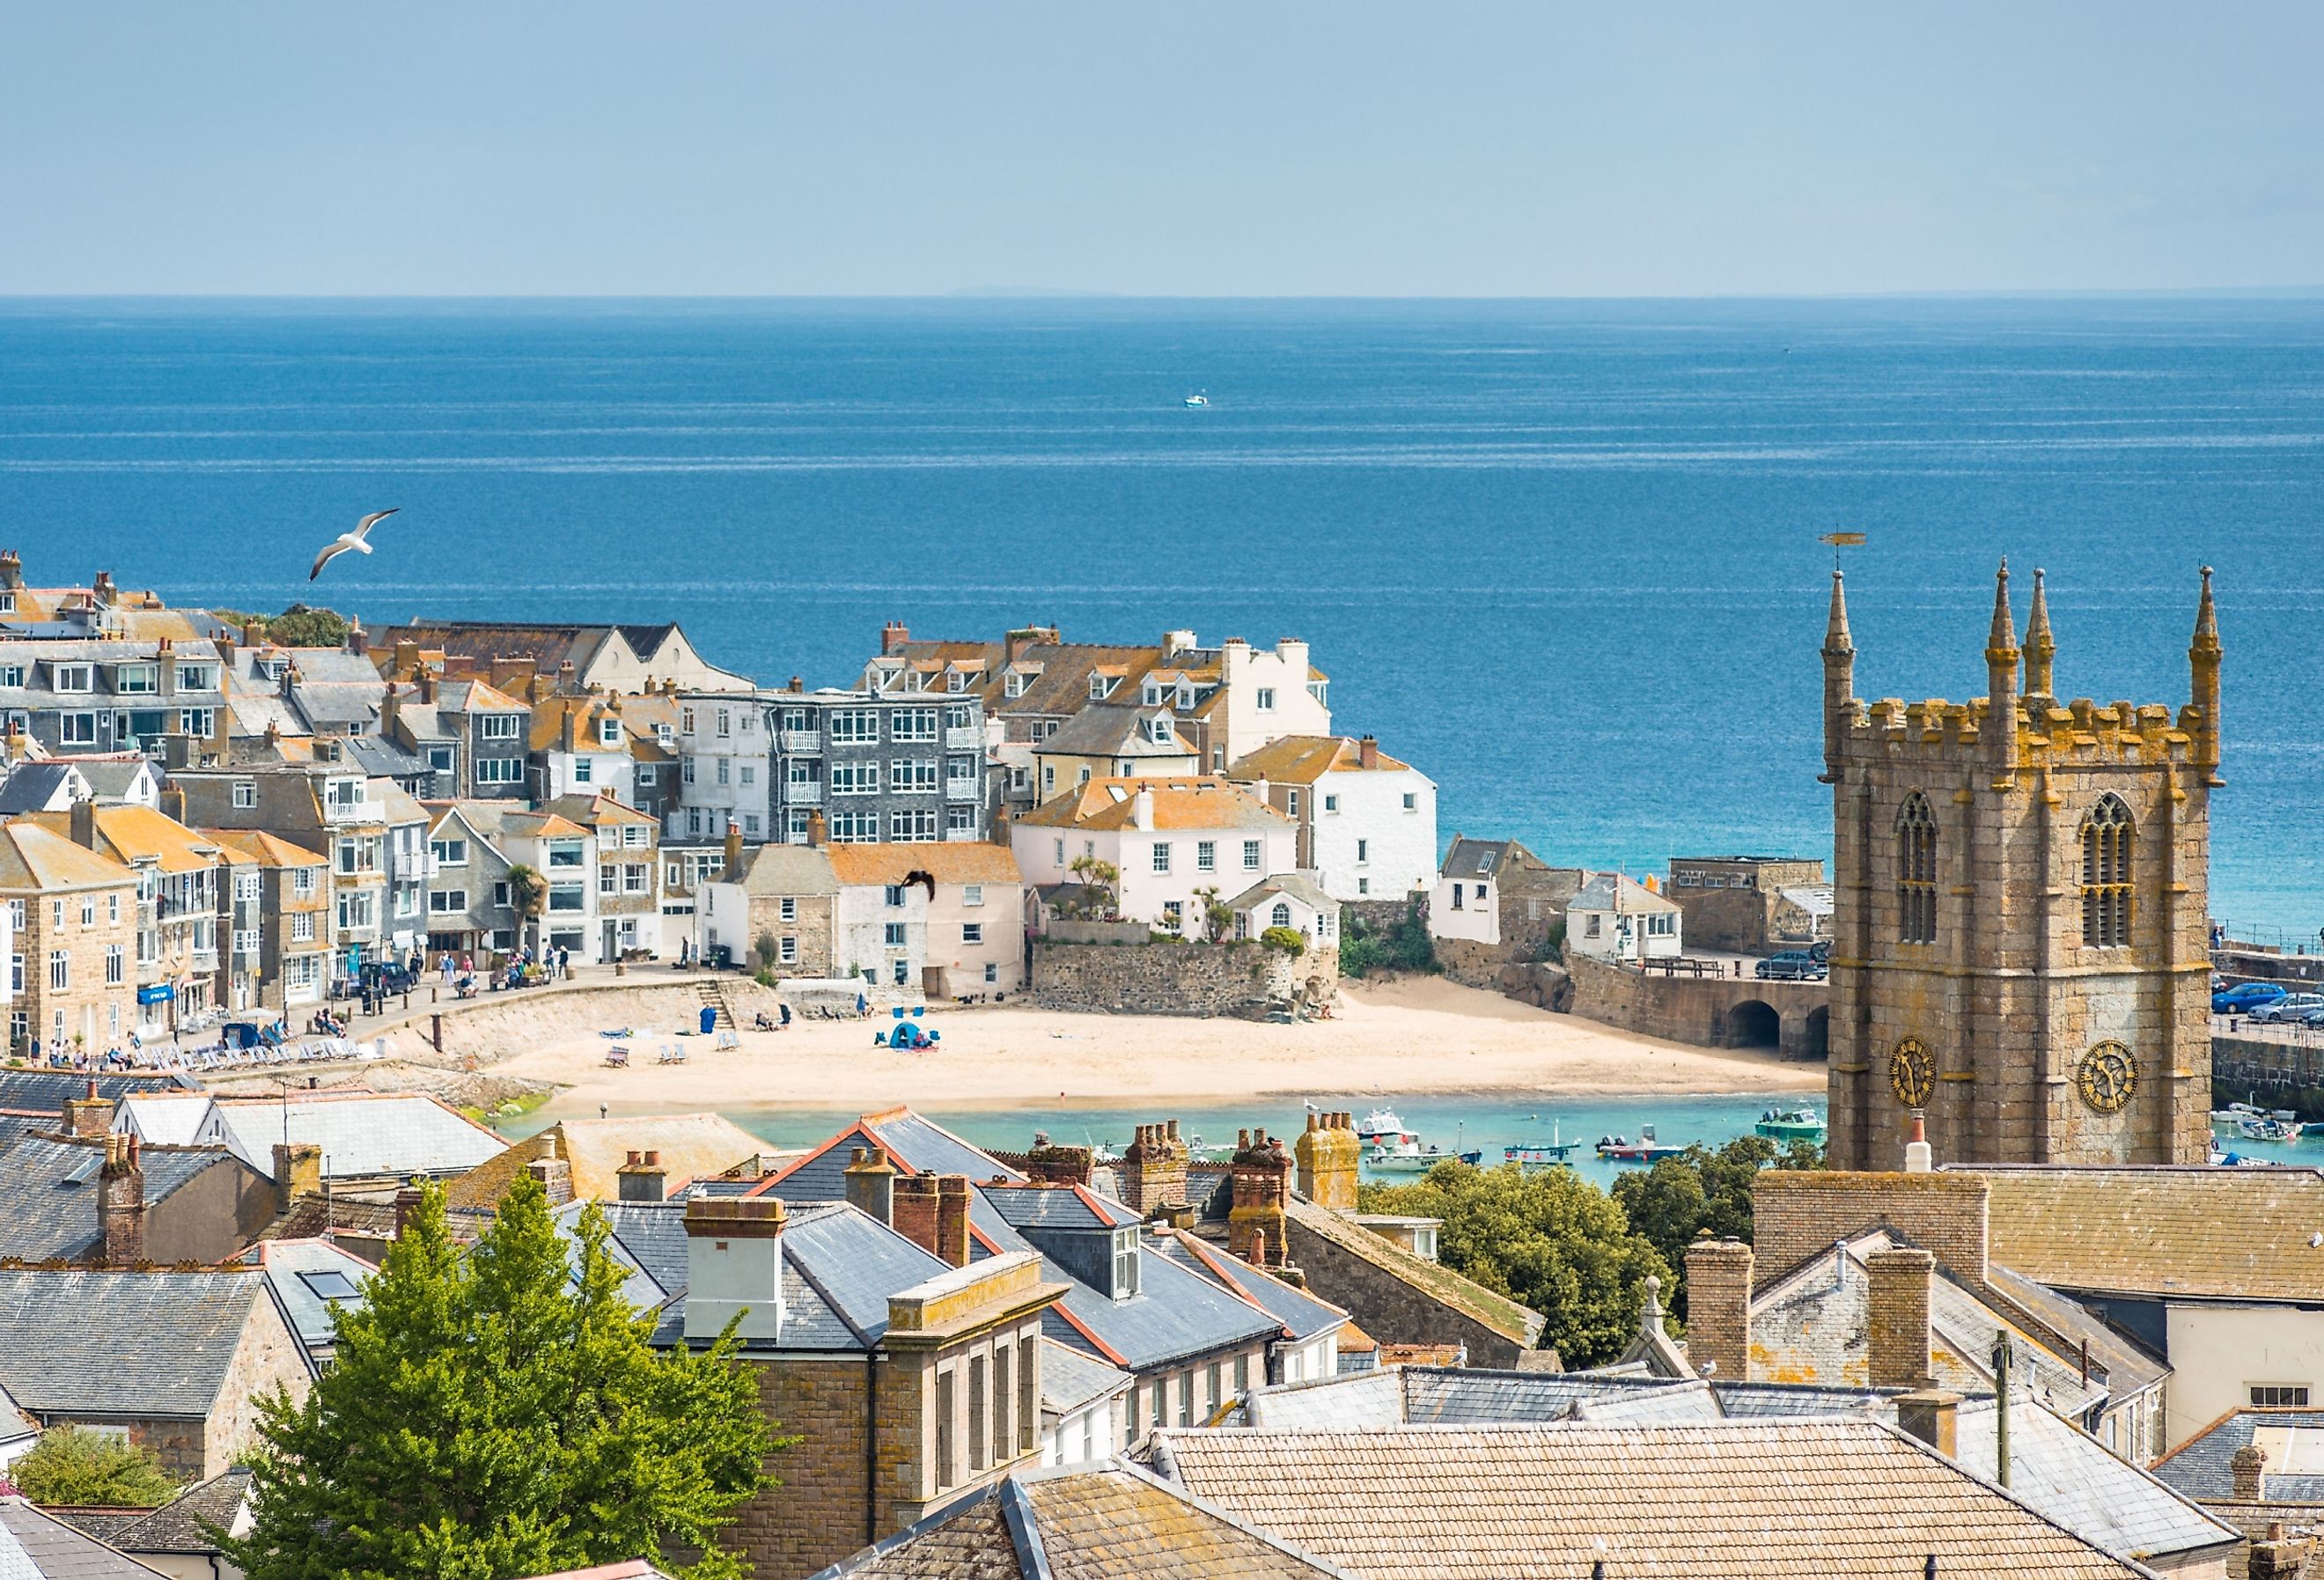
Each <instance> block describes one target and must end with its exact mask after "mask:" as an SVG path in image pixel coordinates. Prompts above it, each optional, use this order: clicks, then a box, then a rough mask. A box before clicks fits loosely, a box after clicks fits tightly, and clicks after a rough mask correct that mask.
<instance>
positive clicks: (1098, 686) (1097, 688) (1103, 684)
mask: <svg viewBox="0 0 2324 1580" xmlns="http://www.w3.org/2000/svg"><path fill="white" fill-rule="evenodd" d="M57 689H58V690H60V691H61V690H63V689H64V688H63V687H61V686H60V687H58V688H57ZM1112 689H1113V682H1112V681H1111V680H1109V679H1106V678H1105V677H1104V676H1103V675H1092V676H1091V677H1090V700H1092V701H1093V702H1094V701H1097V700H1098V699H1100V698H1103V697H1104V696H1105V694H1106V693H1107V692H1109V691H1111V690H1112Z"/></svg>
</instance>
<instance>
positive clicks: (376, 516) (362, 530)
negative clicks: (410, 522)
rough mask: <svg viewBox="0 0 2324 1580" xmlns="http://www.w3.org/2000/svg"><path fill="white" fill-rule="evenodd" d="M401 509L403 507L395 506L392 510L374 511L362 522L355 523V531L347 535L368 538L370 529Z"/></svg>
mask: <svg viewBox="0 0 2324 1580" xmlns="http://www.w3.org/2000/svg"><path fill="white" fill-rule="evenodd" d="M402 508H403V507H402V506H401V505H397V506H395V507H394V509H392V510H375V511H374V512H372V513H371V514H369V515H367V516H365V517H364V519H363V520H361V521H359V522H356V523H355V531H352V532H350V533H348V534H347V535H348V536H349V537H351V538H366V537H369V536H370V535H371V530H372V528H374V527H375V526H377V525H378V524H379V523H380V522H383V521H385V520H386V519H387V518H388V517H390V516H392V515H393V514H394V513H395V512H396V511H397V510H401V509H402Z"/></svg>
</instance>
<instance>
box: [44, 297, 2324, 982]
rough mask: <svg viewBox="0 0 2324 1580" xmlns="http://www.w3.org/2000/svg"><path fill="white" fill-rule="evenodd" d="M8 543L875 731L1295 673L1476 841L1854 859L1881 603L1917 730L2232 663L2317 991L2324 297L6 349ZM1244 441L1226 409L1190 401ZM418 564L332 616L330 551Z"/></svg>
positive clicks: (1393, 312) (2231, 700) (188, 596)
mask: <svg viewBox="0 0 2324 1580" xmlns="http://www.w3.org/2000/svg"><path fill="white" fill-rule="evenodd" d="M0 365H5V366H6V367H7V368H8V370H9V375H10V376H9V378H8V380H7V382H6V384H5V387H0V543H5V545H6V546H10V547H14V548H16V549H18V550H20V551H21V552H22V553H23V556H24V559H25V572H26V575H27V577H28V578H29V579H31V580H32V581H34V582H35V583H41V584H51V585H52V584H55V583H59V582H64V581H69V580H85V579H86V578H87V577H88V576H89V575H91V574H92V573H93V572H95V571H96V570H98V569H108V570H111V571H112V572H113V573H114V574H115V577H117V578H118V579H119V580H121V581H122V582H123V583H124V585H131V586H138V587H154V588H156V589H157V590H159V591H160V592H161V593H162V594H163V596H165V597H167V598H168V599H169V600H170V601H171V602H172V603H186V604H217V605H229V606H238V607H259V608H264V609H267V610H274V609H280V608H281V607H283V606H285V605H288V604H290V603H291V602H293V601H296V600H302V599H303V600H308V601H312V602H318V603H325V604H328V605H331V606H333V607H336V608H339V609H341V610H344V611H346V612H348V613H352V614H357V615H359V616H361V617H362V618H363V619H364V620H365V621H366V622H367V623H370V624H387V623H392V622H396V621H401V620H404V619H408V618H410V617H413V616H416V615H423V614H432V615H438V616H447V617H462V618H491V617H512V618H535V619H550V618H555V619H568V620H607V621H613V620H620V621H654V620H662V619H675V620H678V621H679V622H681V623H682V624H684V625H685V626H686V627H687V631H688V633H690V634H691V635H692V636H693V638H694V639H695V641H696V643H697V645H698V646H699V647H700V648H701V649H702V650H703V651H704V652H705V654H706V655H707V656H709V657H710V658H711V659H712V660H713V661H716V662H719V663H723V664H726V665H729V666H731V667H734V668H738V669H742V670H746V671H748V672H751V673H752V674H754V675H757V676H759V677H760V678H761V679H764V680H766V681H767V682H768V683H770V684H774V685H779V684H782V683H783V682H784V681H786V680H787V679H788V678H789V677H790V676H792V675H794V674H797V675H799V676H801V677H803V678H804V679H806V680H807V683H809V684H810V685H835V684H844V683H846V682H848V681H849V680H851V679H853V677H854V676H855V675H856V673H857V672H858V671H859V670H860V668H861V666H862V661H864V660H865V659H866V658H867V657H869V656H870V655H871V653H872V652H873V651H875V650H876V648H877V644H878V640H879V632H880V628H881V624H883V622H885V621H887V620H890V619H895V620H901V621H903V622H904V623H905V624H908V626H909V627H910V628H911V630H912V631H913V632H914V633H915V634H918V635H946V636H964V637H965V636H983V637H990V636H993V635H997V634H998V633H1000V632H1001V630H1003V629H1004V628H1006V627H1007V626H1010V625H1013V624H1026V623H1030V622H1039V623H1044V624H1057V625H1059V626H1061V627H1062V628H1063V630H1064V632H1065V635H1066V637H1067V639H1068V640H1092V641H1152V640H1154V639H1155V638H1157V637H1158V636H1159V635H1160V633H1162V632H1163V631H1164V630H1166V629H1170V628H1176V627H1185V626H1192V627H1194V628H1195V629H1196V630H1197V631H1198V632H1199V633H1200V634H1201V637H1202V639H1203V641H1205V642H1216V641H1218V640H1219V639H1221V638H1222V637H1224V636H1228V635H1240V636H1245V637H1247V638H1249V639H1250V640H1251V641H1253V642H1260V643H1267V642H1273V641H1274V640H1275V639H1276V638H1277V637H1278V636H1282V635H1297V636H1302V637H1305V638H1306V639H1307V640H1308V641H1309V642H1312V643H1313V644H1314V657H1315V661H1316V663H1317V664H1318V665H1319V666H1320V667H1321V668H1322V669H1323V670H1325V671H1326V672H1327V673H1328V674H1330V676H1331V677H1332V689H1331V701H1332V705H1333V713H1334V717H1335V722H1336V724H1337V725H1338V726H1339V727H1340V728H1342V729H1343V730H1345V731H1348V732H1351V733H1357V732H1364V731H1369V732H1371V733H1374V734H1377V735H1379V738H1380V740H1381V743H1382V745H1383V747H1384V748H1385V749H1387V750H1388V751H1390V752H1392V753H1396V754H1397V755H1398V756H1401V757H1404V758H1406V760H1408V761H1411V762H1414V763H1416V765H1417V766H1419V767H1420V768H1422V769H1423V770H1424V771H1425V772H1428V773H1430V774H1431V775H1432V776H1433V777H1434V778H1435V779H1436V781H1438V783H1439V785H1440V787H1441V790H1440V819H1441V827H1440V834H1441V836H1442V837H1443V838H1446V839H1449V838H1450V837H1451V836H1452V834H1453V833H1454V832H1455V831H1456V830H1458V831H1464V832H1467V833H1470V834H1472V835H1496V836H1499V835H1507V836H1515V837H1517V838H1520V839H1522V840H1524V841H1525V842H1526V844H1527V845H1530V846H1532V847H1533V848H1534V849H1535V850H1536V851H1537V852H1538V853H1540V854H1541V855H1544V856H1545V857H1546V858H1548V859H1550V860H1553V861H1558V862H1571V863H1577V864H1587V865H1593V866H1600V867H1611V866H1619V867H1622V868H1624V869H1625V870H1628V871H1630V872H1632V873H1642V872H1646V871H1652V870H1655V869H1657V868H1659V867H1660V866H1661V864H1663V863H1664V862H1665V860H1666V859H1667V858H1668V857H1669V856H1671V855H1700V854H1725V853H1729V852H1736V851H1747V850H1748V851H1756V852H1766V853H1782V854H1794V853H1796V854H1803V855H1829V851H1830V845H1831V828H1830V821H1831V818H1830V802H1829V799H1828V795H1827V792H1826V790H1825V789H1824V787H1822V786H1821V785H1820V784H1818V783H1817V782H1816V777H1815V776H1816V774H1817V773H1818V772H1820V770H1821V762H1820V758H1819V739H1820V734H1819V730H1820V726H1819V723H1818V718H1817V708H1818V685H1819V679H1820V675H1819V669H1818V663H1817V659H1816V648H1817V646H1818V644H1819V642H1820V639H1821V632H1822V620H1823V605H1824V600H1825V596H1826V593H1827V590H1828V588H1829V585H1830V584H1829V576H1830V570H1831V550H1828V549H1826V548H1824V547H1823V546H1821V544H1820V543H1819V542H1818V541H1817V538H1818V535H1819V534H1821V533H1822V532H1827V531H1835V530H1849V531H1863V532H1865V533H1867V536H1868V538H1869V540H1870V541H1869V543H1868V544H1867V547H1865V548H1864V549H1861V550H1850V551H1849V556H1848V559H1847V568H1848V571H1849V602H1850V609H1851V614H1852V617H1853V621H1854V626H1855V634H1856V641H1857V643H1858V650H1859V657H1858V688H1859V690H1861V691H1862V692H1863V693H1864V694H1865V695H1867V696H1869V697H1880V696H1902V697H1905V698H1926V697H1935V696H1943V697H1949V698H1954V699H1960V698H1966V697H1969V696H1972V695H1975V694H1977V693H1978V692H1981V691H1982V690H1983V689H1984V670H1983V659H1982V649H1983V645H1984V633H1985V626H1986V621H1987V614H1988V612H1989V610H1990V607H1991V600H1992V596H1993V572H1994V567H1995V563H1996V561H1997V559H1999V557H2000V556H2001V555H2003V554H2005V553H2006V554H2007V555H2008V556H2009V557H2010V561H2011V564H2012V567H2013V568H2014V569H2015V570H2016V571H2018V572H2019V573H2021V574H2020V575H2019V576H2018V577H2015V581H2014V586H2015V592H2016V606H2017V612H2018V616H2019V619H2020V620H2021V622H2022V620H2023V617H2024V601H2025V596H2026V594H2027V591H2028V589H2029V585H2030V579H2031V578H2030V574H2024V573H2030V572H2031V570H2032V569H2033V568H2034V567H2035V566H2041V567H2043V568H2046V570H2047V571H2048V573H2049V575H2048V581H2049V589H2050V595H2051V609H2052V621H2053V624H2055V626H2056V630H2057V637H2058V642H2059V650H2060V651H2059V654H2058V660H2057V673H2058V683H2059V688H2060V689H2061V692H2063V693H2065V694H2067V695H2069V696H2089V697H2092V698H2097V699H2098V700H2099V701H2100V702H2102V703H2106V702H2111V701H2113V700H2115V699H2116V698H2130V699H2133V700H2135V701H2139V702H2153V701H2162V702H2168V703H2171V704H2172V705H2174V706H2175V705H2177V704H2178V703H2181V702H2182V701H2184V700H2185V699H2186V697H2187V661H2186V647H2187V641H2188V635H2189V632H2190V628H2191V625H2192V622H2193V617H2194V607H2195V593H2196V571H2197V568H2198V567H2199V566H2200V565H2205V564H2209V565H2213V566H2216V567H2217V568H2218V601H2219V610H2220V624H2221V628H2222V633H2223V636H2224V640H2225V642H2226V646H2227V661H2226V669H2225V679H2224V688H2225V706H2224V710H2223V712H2224V719H2223V724H2224V730H2225V736H2226V745H2225V756H2226V762H2225V765H2224V772H2225V773H2226V776H2227V780H2228V787H2227V790H2224V791H2222V792H2220V793H2219V794H2218V796H2217V797H2215V799H2214V800H2213V803H2212V817H2213V871H2212V901H2213V910H2214V912H2215V913H2216V914H2217V915H2218V916H2219V917H2220V918H2221V919H2224V920H2226V921H2227V922H2228V923H2229V924H2230V925H2231V926H2232V927H2233V928H2234V929H2235V930H2236V931H2238V932H2239V933H2244V934H2256V935H2259V936H2261V937H2264V938H2273V939H2278V940H2281V941H2284V942H2287V943H2293V944H2297V943H2301V942H2303V941H2304V942H2307V943H2310V944H2313V943H2315V942H2316V941H2317V940H2318V937H2319V935H2318V932H2317V929H2318V927H2319V925H2324V902H2319V896H2318V893H2317V880H2318V873H2319V855H2324V835H2319V832H2318V827H2317V825H2318V821H2319V819H2318V818H2317V817H2316V815H2315V814H2316V811H2317V796H2316V786H2317V783H2318V774H2317V768H2318V765H2319V754H2324V726H2319V701H2324V667H2320V666H2319V651H2318V649H2319V637H2318V632H2319V629H2324V622H2319V604H2324V571H2319V568H2318V566H2317V563H2316V558H2317V557H2316V548H2317V544H2318V522H2319V519H2324V516H2319V505H2324V471H2319V466H2318V460H2319V446H2324V376H2319V374H2324V296H2319V295H2315V294H2314V293H2311V292H2309V291H2305V290H2302V289H2300V288H2287V289H2285V290H2283V291H2248V292H2222V293H2209V294H2182V293H2097V294H2091V295H2074V296H2061V295H2053V294H2048V293H2023V294H2012V295H1976V296H1910V297H1907V296H1881V297H1844V298H1704V299H1567V300H1554V299H1552V300H1540V299H1473V300H1462V299H1436V300H1419V301H1409V300H1404V301H1399V300H1379V299H1171V300H1154V299H1137V298H1113V297H1086V296H1079V295H1074V296H1056V295H1049V294H1017V293H1013V292H1010V291H994V292H993V293H991V294H982V293H980V294H973V295H961V296H953V297H945V298H934V299H929V298H877V299H835V298H788V299H782V298H775V299H765V298H717V299H693V300H688V299H660V298H622V299H600V298H557V299H522V298H498V299H493V298H483V299H479V298H436V299H378V300H364V299H251V298H200V299H164V298H140V299H87V298H80V299H74V298H15V299H5V300H0ZM1191 393H1203V394H1205V395H1206V396H1207V398H1208V400H1209V402H1210V404H1209V405H1208V406H1207V407H1204V408H1202V409H1199V410H1196V409H1189V408H1187V407H1186V406H1185V404H1184V401H1185V396H1187V395H1188V394H1191ZM389 505H395V506H398V507H400V513H399V514H398V515H397V516H396V517H394V518H392V520H391V521H390V522H388V523H386V525H384V526H383V528H382V529H381V531H380V533H379V535H378V537H377V538H376V540H375V541H377V543H378V545H379V549H380V552H379V553H377V554H376V555H374V556H373V557H372V558H370V559H357V558H356V557H354V556H348V557H344V558H342V559H340V560H338V561H337V562H336V563H335V564H334V565H333V566H332V567H331V568H330V569H329V570H328V571H327V572H326V574H325V577H324V579H323V581H322V582H321V583H319V584H318V585H317V586H316V587H309V584H308V583H307V581H306V579H305V574H306V567H307V564H308V562H309V559H311V558H312V554H313V550H314V548H315V547H316V546H317V545H318V543H319V542H320V541H323V540H325V539H327V538H328V537H329V536H331V535H333V534H335V533H336V532H337V531H341V530H344V528H345V527H346V526H347V525H349V524H352V522H353V521H354V520H355V517H356V516H358V515H360V514H362V513H364V512H366V511H369V510H374V509H381V508H384V507H386V506H389Z"/></svg>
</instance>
